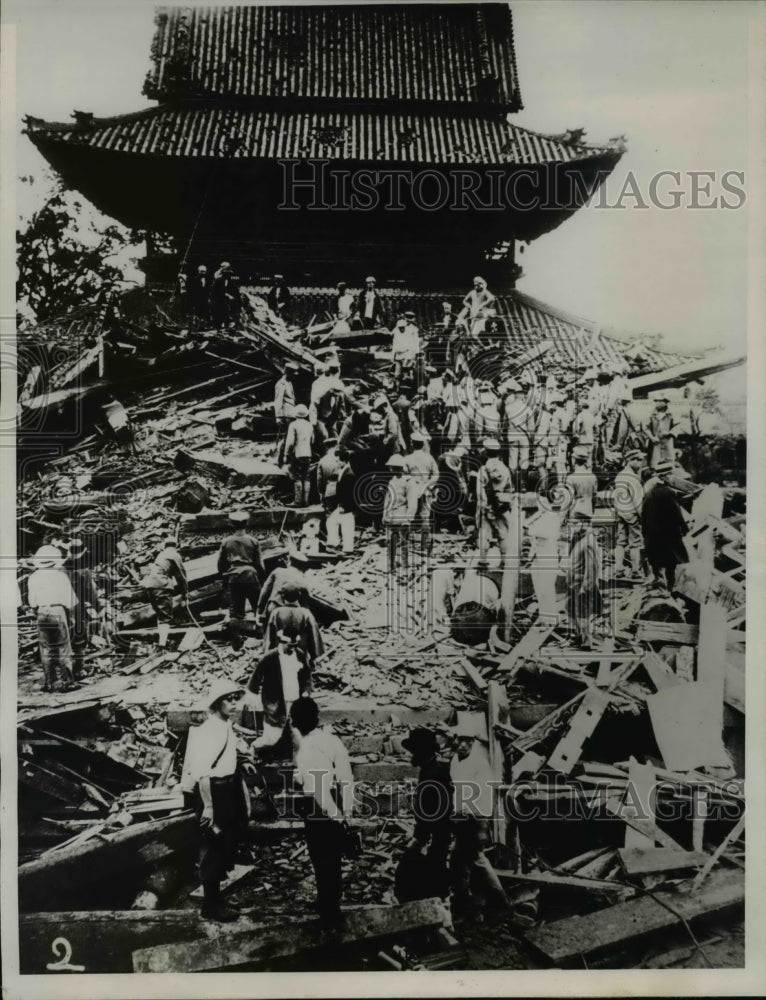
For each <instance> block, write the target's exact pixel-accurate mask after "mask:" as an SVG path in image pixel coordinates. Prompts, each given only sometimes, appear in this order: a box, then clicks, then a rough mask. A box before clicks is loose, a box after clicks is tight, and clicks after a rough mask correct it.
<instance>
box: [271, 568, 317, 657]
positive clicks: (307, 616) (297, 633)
mask: <svg viewBox="0 0 766 1000" xmlns="http://www.w3.org/2000/svg"><path fill="white" fill-rule="evenodd" d="M299 598H300V588H299V587H297V586H296V585H295V584H290V583H288V584H287V585H286V586H284V587H283V588H282V601H283V604H282V606H281V607H279V608H274V610H273V611H272V612H271V615H270V616H269V620H268V623H267V624H266V634H265V636H264V645H263V649H264V652H266V653H268V652H269V650H271V649H274V648H275V647H276V646H277V645H278V642H279V639H278V636H279V635H280V634H281V633H285V635H290V636H292V637H293V639H295V641H296V643H297V645H298V648H299V649H300V650H302V651H303V652H304V653H305V654H306V661H307V663H308V664H309V665H311V666H313V664H314V662H315V660H316V659H317V657H319V656H321V655H322V653H323V652H324V645H323V643H322V635H321V633H320V631H319V626H318V625H317V622H316V618H315V617H314V615H313V614H312V613H311V611H309V609H308V608H303V607H301V605H300V603H299Z"/></svg>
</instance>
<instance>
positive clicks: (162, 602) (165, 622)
mask: <svg viewBox="0 0 766 1000" xmlns="http://www.w3.org/2000/svg"><path fill="white" fill-rule="evenodd" d="M141 586H142V587H143V588H144V590H145V592H146V599H147V600H148V601H149V603H150V604H151V606H152V607H153V608H154V611H155V612H156V614H157V630H158V632H159V633H160V635H161V636H162V635H163V634H164V636H165V638H167V633H168V632H169V631H170V623H171V622H172V621H173V619H174V616H175V609H174V607H173V597H174V595H175V593H176V592H178V593H180V594H181V597H182V598H183V600H184V603H186V597H187V594H188V592H189V582H188V580H187V578H186V569H185V568H184V563H183V559H182V558H181V555H180V553H179V551H178V549H177V548H176V540H175V538H174V537H173V535H166V537H165V538H164V539H163V545H162V549H160V551H159V552H158V553H157V555H156V556H155V559H154V562H153V563H152V565H151V566H150V567H149V572H148V573H147V574H146V576H144V578H143V579H142V580H141Z"/></svg>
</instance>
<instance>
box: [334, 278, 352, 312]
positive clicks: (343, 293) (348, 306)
mask: <svg viewBox="0 0 766 1000" xmlns="http://www.w3.org/2000/svg"><path fill="white" fill-rule="evenodd" d="M337 290H338V294H337V296H336V298H335V317H336V319H339V320H344V321H348V320H349V319H351V314H352V313H353V311H354V296H353V295H352V294H351V292H350V291H349V290H348V285H347V284H346V282H345V281H339V282H338V286H337Z"/></svg>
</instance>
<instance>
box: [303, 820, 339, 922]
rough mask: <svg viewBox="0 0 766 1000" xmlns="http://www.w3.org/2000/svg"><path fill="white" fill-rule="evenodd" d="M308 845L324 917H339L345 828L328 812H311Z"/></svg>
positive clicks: (307, 830) (307, 836) (319, 905)
mask: <svg viewBox="0 0 766 1000" xmlns="http://www.w3.org/2000/svg"><path fill="white" fill-rule="evenodd" d="M305 823H306V846H307V847H308V852H309V858H311V864H312V866H313V868H314V876H315V878H316V884H317V909H318V910H319V914H320V916H322V917H328V918H332V917H337V916H338V914H339V913H340V899H341V894H342V892H343V874H342V868H341V862H342V859H343V828H342V827H341V825H340V823H339V822H338V821H337V820H334V819H329V818H328V817H326V816H307V817H306V819H305Z"/></svg>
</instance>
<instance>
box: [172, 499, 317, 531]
mask: <svg viewBox="0 0 766 1000" xmlns="http://www.w3.org/2000/svg"><path fill="white" fill-rule="evenodd" d="M245 509H246V510H247V507H245ZM230 513H231V512H230V511H228V510H205V511H202V512H201V513H199V514H184V515H183V516H182V517H181V528H182V533H184V534H195V533H197V532H199V533H204V532H213V531H217V532H224V531H230V530H231V520H230ZM323 513H324V509H323V508H322V507H321V506H320V505H319V504H314V505H313V506H311V507H282V506H279V507H267V508H263V509H257V510H250V511H249V515H250V520H249V521H248V523H247V527H248V528H249V529H251V530H253V529H259V530H263V531H268V530H274V529H277V530H278V529H280V528H282V529H284V530H289V529H291V528H298V527H300V526H301V525H303V524H304V523H305V522H306V521H307V520H309V518H312V517H321V516H322V514H323Z"/></svg>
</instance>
